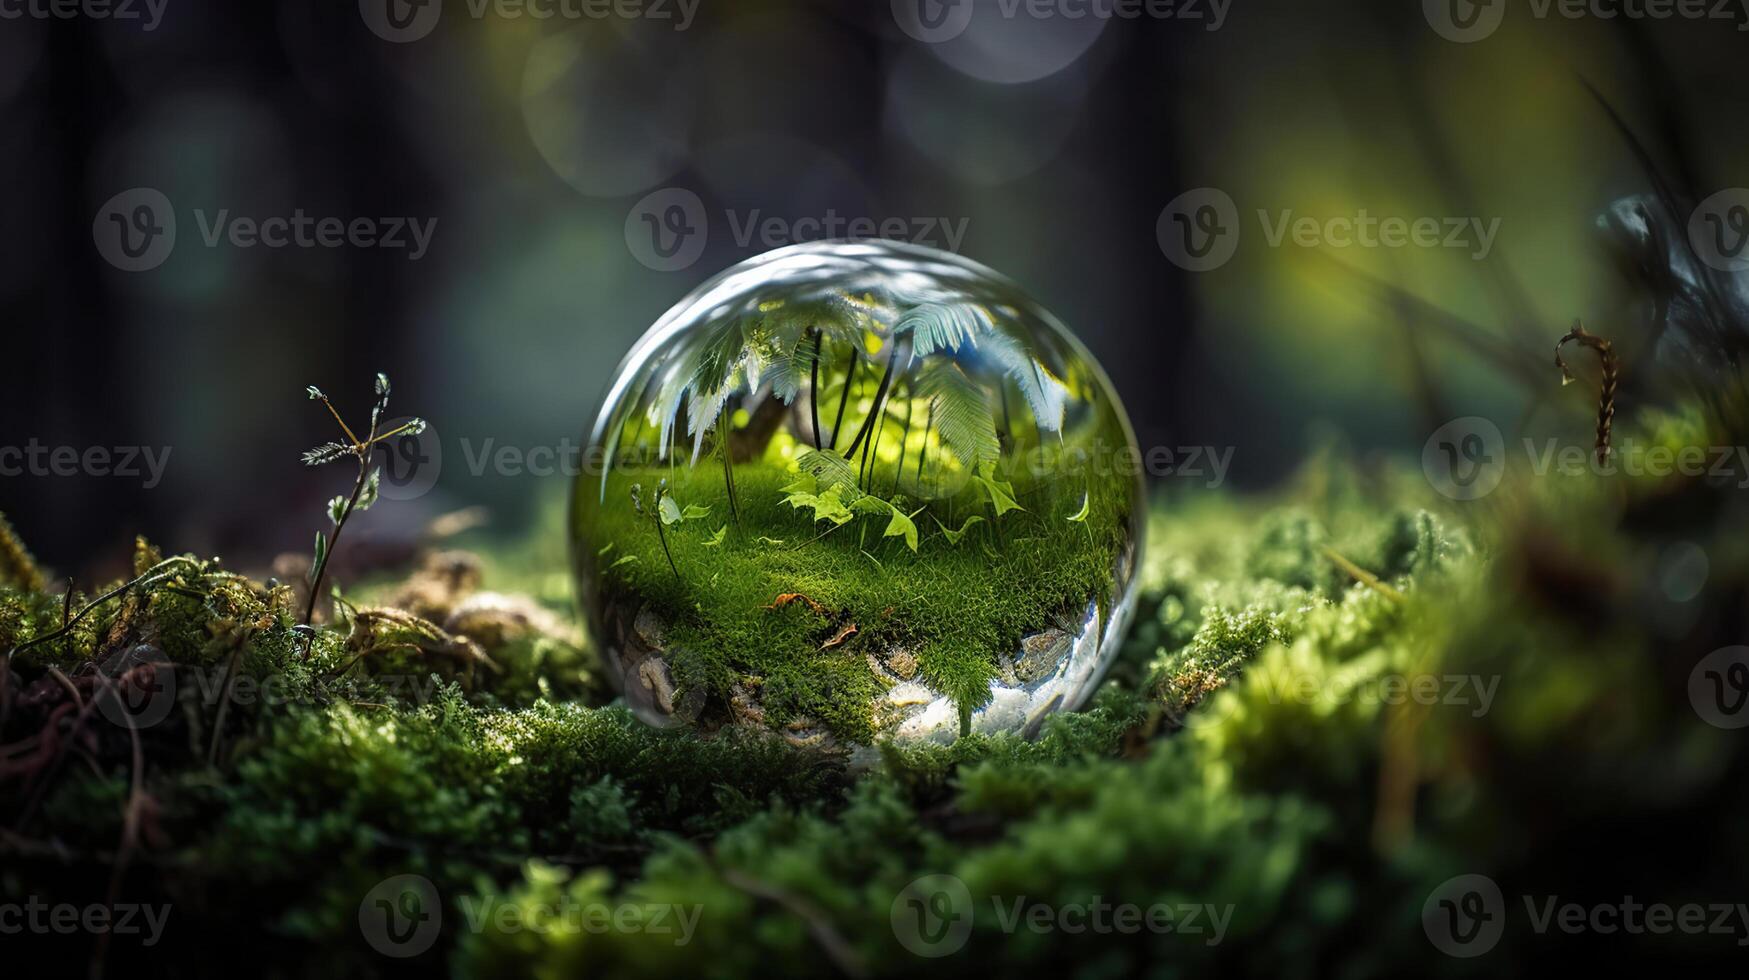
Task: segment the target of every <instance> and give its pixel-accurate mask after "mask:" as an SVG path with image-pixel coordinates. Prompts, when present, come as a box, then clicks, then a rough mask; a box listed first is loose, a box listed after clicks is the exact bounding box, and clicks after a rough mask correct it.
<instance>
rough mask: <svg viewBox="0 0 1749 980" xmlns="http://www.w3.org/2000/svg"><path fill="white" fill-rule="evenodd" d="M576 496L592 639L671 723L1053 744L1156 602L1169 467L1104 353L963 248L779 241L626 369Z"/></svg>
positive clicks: (645, 710) (662, 331)
mask: <svg viewBox="0 0 1749 980" xmlns="http://www.w3.org/2000/svg"><path fill="white" fill-rule="evenodd" d="M588 458H589V460H590V461H591V464H592V465H591V466H590V467H587V468H586V470H585V472H584V473H583V475H582V476H581V477H579V479H578V482H577V484H576V487H575V489H574V494H575V496H574V499H573V506H572V515H571V531H570V533H571V540H572V552H573V558H574V562H575V565H576V570H577V576H578V589H579V597H580V599H581V602H582V606H583V612H584V616H585V619H586V621H587V623H588V626H589V630H590V636H591V641H592V643H593V644H594V647H595V649H596V650H597V651H598V652H599V654H600V655H601V657H602V659H603V661H604V664H605V669H606V672H607V674H608V676H609V677H610V678H611V679H612V680H613V681H614V682H615V683H616V684H618V685H619V686H620V690H621V691H622V692H623V693H624V695H625V699H626V701H627V703H628V704H629V705H630V706H631V707H632V709H633V710H634V711H636V712H637V713H638V715H639V716H640V717H642V718H643V719H644V720H645V721H647V722H650V723H651V724H656V725H663V726H671V725H679V724H686V725H695V726H698V727H700V728H703V729H707V730H715V729H719V728H723V727H725V726H747V727H751V728H754V729H761V730H766V731H770V732H775V733H777V734H779V735H781V736H782V737H784V738H786V739H788V740H789V741H790V742H791V743H793V744H796V745H799V746H822V747H845V748H855V747H860V746H869V745H872V744H874V743H876V742H878V741H881V740H883V739H889V738H890V739H896V740H900V741H915V740H921V739H929V740H934V741H951V740H952V739H953V738H955V737H957V736H959V735H961V734H964V733H967V732H987V733H994V732H1016V733H1022V734H1025V735H1031V734H1034V733H1036V732H1037V731H1038V729H1039V727H1040V725H1041V724H1042V723H1043V722H1044V720H1045V719H1046V718H1047V717H1048V716H1049V715H1050V714H1051V713H1053V712H1056V711H1060V710H1074V709H1076V708H1078V707H1079V706H1080V705H1081V704H1082V703H1083V702H1084V701H1085V700H1086V698H1087V697H1088V696H1089V695H1090V694H1091V693H1092V691H1093V689H1094V687H1095V686H1096V685H1097V684H1098V682H1099V680H1100V678H1101V675H1102V674H1103V673H1104V670H1105V668H1106V666H1107V665H1108V664H1109V662H1110V660H1111V658H1112V657H1113V656H1114V655H1115V653H1116V649H1117V642H1118V638H1119V636H1120V635H1121V633H1122V631H1123V627H1124V625H1125V623H1126V622H1127V620H1128V618H1129V615H1130V613H1131V611H1132V609H1133V606H1134V601H1135V590H1134V588H1133V579H1134V570H1135V569H1136V567H1137V565H1138V561H1139V558H1140V556H1139V553H1138V552H1139V549H1140V544H1141V543H1140V529H1141V524H1142V485H1141V477H1140V456H1139V453H1137V451H1136V445H1135V437H1134V435H1133V434H1132V433H1131V430H1130V425H1129V420H1128V418H1127V417H1126V416H1125V414H1124V411H1123V408H1122V406H1121V405H1120V404H1119V402H1118V400H1117V398H1116V395H1115V393H1114V392H1113V390H1112V388H1111V383H1110V381H1109V380H1108V379H1107V378H1106V377H1105V374H1104V372H1103V371H1102V370H1101V369H1100V367H1099V365H1098V364H1097V363H1095V362H1094V360H1093V358H1092V357H1091V355H1089V354H1088V353H1087V351H1086V349H1085V348H1084V347H1083V346H1082V345H1081V344H1080V342H1079V341H1077V340H1076V339H1075V338H1074V337H1073V336H1071V335H1070V334H1069V332H1068V331H1067V330H1066V329H1064V328H1063V326H1062V325H1061V324H1059V323H1058V322H1057V320H1056V319H1055V318H1053V317H1052V316H1051V315H1050V314H1049V313H1048V312H1046V311H1045V310H1044V309H1043V308H1042V307H1040V306H1039V305H1038V304H1037V303H1035V302H1034V301H1033V300H1031V299H1030V298H1028V297H1027V296H1026V295H1025V294H1024V293H1023V292H1022V291H1021V290H1020V288H1019V287H1018V286H1016V285H1015V284H1013V283H1012V282H1010V281H1008V280H1007V279H1004V278H1003V277H1001V276H1000V275H998V274H996V273H994V272H992V271H990V270H989V269H986V268H984V267H982V266H980V265H977V264H976V263H973V262H971V261H968V260H966V259H963V258H960V257H958V256H956V255H952V254H949V253H945V252H940V251H937V250H934V249H929V248H923V247H920V246H912V245H901V244H896V243H889V242H820V243H811V244H806V245H796V246H791V247H788V248H783V249H779V250H777V251H773V252H768V253H766V254H764V255H760V256H757V257H755V258H753V259H750V260H748V261H746V262H743V263H741V264H739V265H737V266H735V267H733V268H731V269H729V270H728V271H726V272H724V273H722V274H720V275H718V276H717V277H716V278H714V279H712V280H710V281H709V282H707V283H705V284H704V285H702V286H700V287H699V288H698V289H696V290H694V291H693V292H692V293H691V294H690V295H689V296H687V297H686V298H685V299H683V300H682V301H681V302H680V303H678V304H676V305H675V306H674V307H673V308H672V309H670V310H669V311H668V312H667V313H666V314H665V315H664V316H663V317H662V318H661V320H659V321H658V322H657V323H656V324H655V325H654V326H653V327H651V328H650V330H649V332H648V333H646V334H645V335H644V337H643V338H642V339H641V340H640V341H639V342H638V343H637V345H636V346H635V347H634V348H633V349H632V351H631V353H630V354H629V355H628V356H627V357H626V359H625V361H624V363H622V364H621V365H620V368H619V371H618V373H617V374H616V375H615V377H614V380H613V382H612V384H611V386H610V388H609V391H608V395H607V399H606V403H605V404H604V405H603V407H602V410H601V413H600V415H599V417H598V418H597V420H596V424H595V428H594V431H593V433H592V436H591V450H590V453H589V457H588Z"/></svg>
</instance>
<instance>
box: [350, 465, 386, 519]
mask: <svg viewBox="0 0 1749 980" xmlns="http://www.w3.org/2000/svg"><path fill="white" fill-rule="evenodd" d="M382 489H383V471H382V470H380V469H373V470H371V471H370V476H367V477H365V479H364V489H363V490H361V491H359V494H358V504H357V506H356V507H355V509H356V510H370V508H371V505H372V504H374V503H376V502H377V497H378V496H379V495H381V493H382Z"/></svg>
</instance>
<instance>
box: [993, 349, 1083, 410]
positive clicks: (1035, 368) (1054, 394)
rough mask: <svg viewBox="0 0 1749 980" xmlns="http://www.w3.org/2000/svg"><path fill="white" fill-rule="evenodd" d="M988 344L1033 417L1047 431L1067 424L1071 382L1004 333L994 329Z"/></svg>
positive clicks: (994, 357) (994, 358) (996, 360)
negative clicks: (1066, 416)
mask: <svg viewBox="0 0 1749 980" xmlns="http://www.w3.org/2000/svg"><path fill="white" fill-rule="evenodd" d="M987 348H988V350H989V352H990V356H991V358H992V359H993V360H994V361H995V362H996V363H997V364H999V365H1001V367H1002V373H1003V374H1004V375H1005V376H1007V378H1008V380H1010V381H1012V382H1014V386H1015V387H1016V388H1019V389H1020V395H1021V397H1022V398H1024V399H1026V405H1027V407H1028V408H1030V409H1031V410H1032V417H1033V419H1034V420H1035V421H1036V422H1037V424H1038V427H1039V428H1040V429H1042V430H1044V431H1045V432H1060V431H1062V428H1063V408H1064V406H1065V405H1067V404H1068V401H1069V386H1068V385H1066V384H1064V383H1063V382H1062V381H1061V380H1059V379H1058V378H1057V376H1056V375H1054V374H1052V373H1051V370H1050V368H1047V367H1045V366H1044V364H1042V363H1040V362H1039V360H1038V358H1036V357H1033V356H1032V354H1031V352H1030V351H1028V350H1027V349H1026V348H1025V347H1022V346H1021V344H1020V342H1019V341H1017V340H1015V339H1014V338H1013V337H1010V336H1008V335H1007V334H1003V333H993V334H991V336H990V338H989V342H988V344H987Z"/></svg>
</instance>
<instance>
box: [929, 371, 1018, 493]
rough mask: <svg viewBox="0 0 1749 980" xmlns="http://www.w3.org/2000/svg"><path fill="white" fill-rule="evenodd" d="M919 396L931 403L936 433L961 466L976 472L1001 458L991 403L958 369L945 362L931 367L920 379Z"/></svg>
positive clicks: (976, 385)
mask: <svg viewBox="0 0 1749 980" xmlns="http://www.w3.org/2000/svg"><path fill="white" fill-rule="evenodd" d="M917 394H918V396H919V397H921V398H926V399H928V400H929V410H930V413H931V416H930V418H931V420H932V421H933V423H934V425H935V431H936V433H937V434H938V435H939V436H940V437H941V442H942V444H943V445H945V446H946V447H947V448H948V449H949V450H951V451H952V452H953V454H954V455H955V456H957V457H959V461H960V463H961V464H963V465H965V466H968V467H974V468H976V467H980V466H982V465H984V464H986V463H994V462H995V461H996V459H997V457H999V456H1000V455H1001V453H1002V445H1001V443H999V442H997V441H996V415H995V413H994V411H992V409H991V407H990V399H989V397H988V396H987V395H986V394H985V392H984V389H982V388H980V387H978V384H977V382H975V381H973V380H972V379H971V378H969V377H967V376H966V373H965V372H964V371H962V370H960V367H959V365H957V364H955V363H953V362H952V361H946V360H943V361H936V362H935V363H932V364H930V365H929V366H928V367H927V368H925V369H924V370H923V372H922V373H921V374H920V376H919V377H918V379H917Z"/></svg>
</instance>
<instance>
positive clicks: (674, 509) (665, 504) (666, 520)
mask: <svg viewBox="0 0 1749 980" xmlns="http://www.w3.org/2000/svg"><path fill="white" fill-rule="evenodd" d="M656 513H657V514H659V515H661V517H662V523H663V524H665V525H667V526H668V527H673V526H674V525H676V524H679V523H680V522H681V521H683V520H686V518H685V517H684V516H682V515H681V513H680V505H679V504H677V503H675V502H674V498H673V497H670V496H668V495H667V494H663V495H662V502H661V503H659V504H657V505H656Z"/></svg>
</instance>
